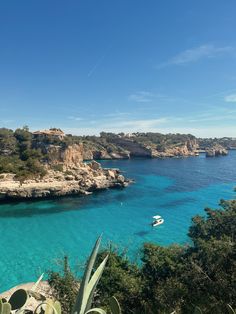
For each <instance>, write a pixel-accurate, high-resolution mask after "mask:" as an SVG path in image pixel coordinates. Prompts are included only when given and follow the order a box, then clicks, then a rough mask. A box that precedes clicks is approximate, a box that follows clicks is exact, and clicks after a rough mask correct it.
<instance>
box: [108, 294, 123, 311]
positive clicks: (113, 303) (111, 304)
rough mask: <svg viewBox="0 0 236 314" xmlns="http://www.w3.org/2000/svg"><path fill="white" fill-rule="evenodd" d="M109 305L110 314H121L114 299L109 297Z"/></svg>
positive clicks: (118, 305)
mask: <svg viewBox="0 0 236 314" xmlns="http://www.w3.org/2000/svg"><path fill="white" fill-rule="evenodd" d="M109 304H110V308H111V313H112V314H121V307H120V304H119V302H118V300H117V298H116V297H114V296H113V297H111V299H110V301H109Z"/></svg>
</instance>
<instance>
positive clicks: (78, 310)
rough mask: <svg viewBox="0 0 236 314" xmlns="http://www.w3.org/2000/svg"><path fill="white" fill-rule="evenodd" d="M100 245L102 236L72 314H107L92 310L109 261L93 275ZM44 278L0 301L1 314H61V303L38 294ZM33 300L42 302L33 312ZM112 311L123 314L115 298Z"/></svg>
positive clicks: (97, 242) (96, 245) (111, 301)
mask: <svg viewBox="0 0 236 314" xmlns="http://www.w3.org/2000/svg"><path fill="white" fill-rule="evenodd" d="M100 243H101V236H100V237H99V238H98V239H97V241H96V243H95V246H94V248H93V251H92V253H91V255H90V258H89V260H88V263H87V266H86V270H85V273H84V276H83V280H82V282H81V285H80V290H79V293H78V296H77V298H76V303H75V305H74V308H73V311H72V314H88V313H99V314H106V312H105V311H104V310H103V309H101V308H92V301H93V297H94V292H95V289H96V287H97V284H98V282H99V280H100V278H101V276H102V273H103V270H104V267H105V265H106V262H107V259H108V255H107V256H106V257H105V259H104V260H103V261H102V263H101V264H100V265H99V266H98V268H97V269H96V271H95V272H94V273H93V275H92V271H93V268H94V263H95V261H96V258H97V254H98V250H99V246H100ZM91 275H92V276H91ZM42 278H43V275H41V276H40V278H39V279H38V280H37V282H36V283H35V284H34V285H33V286H32V287H31V289H30V290H24V289H18V290H16V291H15V292H14V293H13V294H12V295H11V297H10V298H9V300H8V301H7V300H5V299H0V314H11V313H13V312H14V313H17V314H26V313H27V314H61V313H62V310H61V305H60V302H58V301H54V300H52V299H46V298H45V297H44V296H43V295H42V294H40V293H38V292H36V290H37V287H38V285H39V283H40V281H41V280H42ZM31 298H34V299H36V300H38V301H40V304H39V305H38V306H37V307H36V308H35V309H34V311H33V312H32V311H30V310H28V309H27V305H28V302H29V300H30V299H31ZM110 309H111V313H112V314H121V308H120V305H119V302H118V301H117V299H116V298H115V297H112V298H111V300H110Z"/></svg>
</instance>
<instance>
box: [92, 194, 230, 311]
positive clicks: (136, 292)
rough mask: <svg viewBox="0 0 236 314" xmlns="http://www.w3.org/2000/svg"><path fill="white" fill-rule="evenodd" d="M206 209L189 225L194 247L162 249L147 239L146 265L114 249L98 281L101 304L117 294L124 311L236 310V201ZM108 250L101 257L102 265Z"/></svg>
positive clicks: (145, 246) (143, 254)
mask: <svg viewBox="0 0 236 314" xmlns="http://www.w3.org/2000/svg"><path fill="white" fill-rule="evenodd" d="M221 206H222V207H223V210H222V209H218V210H212V209H209V208H208V209H206V218H203V217H200V216H196V217H194V218H193V224H192V226H191V227H190V229H189V236H190V238H191V240H192V243H193V245H192V246H189V247H185V246H170V247H162V246H158V245H155V244H151V243H146V244H145V245H144V247H143V250H142V265H141V267H137V265H136V264H133V263H131V262H129V261H128V259H127V258H126V257H125V256H122V255H121V254H119V252H117V251H115V250H110V251H111V252H109V254H110V258H109V261H108V263H107V267H106V269H105V271H104V274H103V276H102V278H101V281H100V283H99V285H98V291H99V296H100V299H99V304H100V302H101V304H108V298H109V295H114V296H116V297H117V298H118V299H119V301H120V303H121V307H122V310H123V311H124V313H127V314H129V313H130V314H131V313H136V314H139V313H140V314H141V313H143V314H145V313H147V314H152V313H155V314H157V313H171V312H173V311H174V310H175V311H176V312H177V313H184V314H185V313H186V314H187V313H193V312H194V308H195V307H196V306H198V307H199V308H201V311H202V313H209V314H211V313H215V314H217V313H219V314H223V313H228V310H227V306H226V305H227V304H230V305H231V306H232V307H233V308H236V243H235V232H236V228H235V226H236V201H235V200H234V201H221ZM107 253H108V252H107V251H106V252H102V253H101V254H100V255H99V258H98V261H97V262H98V263H99V262H100V261H101V260H102V259H103V258H104V256H105V255H106V254H107Z"/></svg>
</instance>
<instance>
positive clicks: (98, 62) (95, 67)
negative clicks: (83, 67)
mask: <svg viewBox="0 0 236 314" xmlns="http://www.w3.org/2000/svg"><path fill="white" fill-rule="evenodd" d="M110 48H111V47H109V48H108V50H110ZM107 53H108V51H107V52H106V53H104V54H103V55H102V56H101V58H100V59H98V61H97V62H96V63H95V65H94V66H93V67H92V68H91V70H90V71H89V72H88V77H91V76H92V75H93V73H94V72H95V71H96V69H97V68H98V67H99V66H100V65H101V63H102V61H103V60H104V59H105V57H106V56H107Z"/></svg>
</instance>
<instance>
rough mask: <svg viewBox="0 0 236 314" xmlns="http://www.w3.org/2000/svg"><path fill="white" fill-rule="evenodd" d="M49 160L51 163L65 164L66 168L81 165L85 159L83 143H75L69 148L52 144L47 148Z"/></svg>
mask: <svg viewBox="0 0 236 314" xmlns="http://www.w3.org/2000/svg"><path fill="white" fill-rule="evenodd" d="M47 153H48V162H49V164H50V165H57V164H63V166H64V167H65V168H72V167H74V166H78V165H80V163H81V162H82V161H83V145H82V144H73V145H70V146H68V147H67V148H63V147H61V146H56V145H50V146H49V147H48V148H47Z"/></svg>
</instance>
